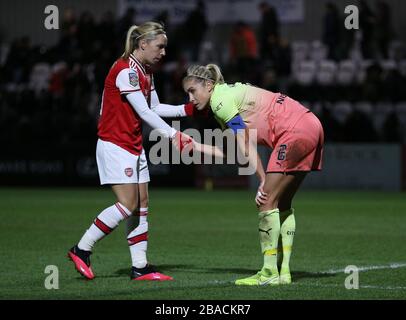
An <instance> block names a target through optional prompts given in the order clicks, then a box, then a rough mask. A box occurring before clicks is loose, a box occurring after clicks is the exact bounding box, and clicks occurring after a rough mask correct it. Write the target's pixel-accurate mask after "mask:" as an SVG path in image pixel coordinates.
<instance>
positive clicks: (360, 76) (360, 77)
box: [356, 60, 373, 83]
mask: <svg viewBox="0 0 406 320" xmlns="http://www.w3.org/2000/svg"><path fill="white" fill-rule="evenodd" d="M372 63H373V61H372V60H362V61H361V62H360V63H359V65H358V73H357V76H356V80H357V82H358V83H362V82H363V81H364V80H365V76H366V70H367V68H368V67H369V66H371V65H372Z"/></svg>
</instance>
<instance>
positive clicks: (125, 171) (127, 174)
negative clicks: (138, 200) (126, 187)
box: [124, 168, 134, 177]
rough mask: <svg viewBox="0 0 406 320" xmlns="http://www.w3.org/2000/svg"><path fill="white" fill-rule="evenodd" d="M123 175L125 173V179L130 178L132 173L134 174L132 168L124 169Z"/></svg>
mask: <svg viewBox="0 0 406 320" xmlns="http://www.w3.org/2000/svg"><path fill="white" fill-rule="evenodd" d="M124 173H125V175H126V176H127V177H132V175H133V173H134V171H133V168H126V169H125V170H124Z"/></svg>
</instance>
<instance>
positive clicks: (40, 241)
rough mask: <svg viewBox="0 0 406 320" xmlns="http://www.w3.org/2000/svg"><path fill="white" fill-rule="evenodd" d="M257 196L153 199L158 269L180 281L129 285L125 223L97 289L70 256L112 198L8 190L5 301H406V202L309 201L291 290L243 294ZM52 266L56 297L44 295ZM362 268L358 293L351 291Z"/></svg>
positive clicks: (2, 246)
mask: <svg viewBox="0 0 406 320" xmlns="http://www.w3.org/2000/svg"><path fill="white" fill-rule="evenodd" d="M253 196H254V194H253V192H249V191H212V192H205V191H199V190H161V189H151V190H150V216H149V223H150V231H149V243H148V257H149V261H150V262H151V263H153V264H155V265H156V266H157V267H158V268H159V270H160V271H162V272H164V273H167V274H169V275H171V276H173V277H174V278H175V281H171V282H141V281H140V282H138V281H130V279H129V271H130V265H131V262H130V255H129V250H128V246H127V243H126V239H125V235H124V229H125V228H124V225H123V224H122V225H120V226H119V228H118V229H117V230H115V231H114V232H113V233H112V234H111V235H109V236H108V237H106V238H105V239H103V240H102V241H100V242H99V243H98V244H97V245H96V248H95V251H94V254H93V255H92V264H93V270H94V271H95V274H96V279H94V280H93V281H86V280H84V279H83V278H82V277H81V276H80V275H79V274H78V273H77V272H76V271H75V270H74V267H73V264H72V263H71V262H69V261H68V259H67V258H66V253H67V251H68V249H69V248H70V247H71V246H72V245H73V244H75V243H77V242H78V240H79V239H80V237H81V236H82V234H83V232H84V231H85V230H86V229H87V228H88V227H89V225H90V223H91V222H92V221H93V219H94V218H95V216H96V215H97V214H98V212H100V211H101V210H102V209H104V208H105V207H107V206H110V205H111V204H112V203H113V202H114V197H113V193H112V192H111V191H110V190H109V189H107V188H106V189H104V188H101V187H99V188H95V189H17V188H13V189H8V188H2V189H0V217H1V223H0V250H1V255H0V256H1V259H0V268H1V270H2V272H1V273H0V298H1V299H137V300H151V299H170V300H177V299H187V300H189V299H190V300H194V299H219V300H222V299H237V300H239V299H244V300H247V299H248V300H265V299H266V300H272V299H405V298H406V250H405V241H406V200H405V199H406V197H405V194H404V193H384V192H380V193H378V192H330V191H324V192H310V191H301V192H299V194H298V195H297V197H296V201H295V203H294V207H295V209H296V224H297V230H296V237H295V243H294V251H293V255H292V259H291V270H292V277H293V282H294V283H292V284H291V285H287V286H278V287H236V286H235V285H234V284H233V282H234V280H235V279H237V278H241V277H246V276H249V275H252V274H254V273H256V272H257V271H258V270H259V269H260V267H261V266H262V257H261V254H260V249H259V241H258V232H257V229H258V220H257V210H256V208H255V205H254V202H253ZM47 265H55V266H57V267H58V270H59V289H58V290H47V289H46V288H45V286H44V283H45V279H46V277H47V276H48V274H46V273H45V268H46V266H47ZM348 265H355V266H357V267H359V268H360V273H359V289H358V290H355V289H353V290H348V289H346V288H345V286H344V282H345V279H346V277H347V276H348V274H345V273H344V269H345V267H346V266H348Z"/></svg>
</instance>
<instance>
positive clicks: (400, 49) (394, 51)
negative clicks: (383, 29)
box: [388, 41, 405, 60]
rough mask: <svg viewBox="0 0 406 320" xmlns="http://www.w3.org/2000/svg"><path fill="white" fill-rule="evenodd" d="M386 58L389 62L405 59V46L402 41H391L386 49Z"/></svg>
mask: <svg viewBox="0 0 406 320" xmlns="http://www.w3.org/2000/svg"><path fill="white" fill-rule="evenodd" d="M388 56H389V59H391V60H399V59H402V58H404V57H405V45H404V43H403V42H402V41H391V43H390V44H389V49H388Z"/></svg>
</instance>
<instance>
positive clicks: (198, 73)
mask: <svg viewBox="0 0 406 320" xmlns="http://www.w3.org/2000/svg"><path fill="white" fill-rule="evenodd" d="M191 79H194V80H197V81H199V82H206V81H212V82H213V83H214V85H216V84H218V83H219V84H221V83H224V77H223V75H222V74H221V70H220V68H219V66H218V65H216V64H214V63H210V64H208V65H206V66H199V65H194V66H190V67H189V68H188V69H187V72H186V76H185V77H184V78H183V84H185V82H186V81H188V80H191Z"/></svg>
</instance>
